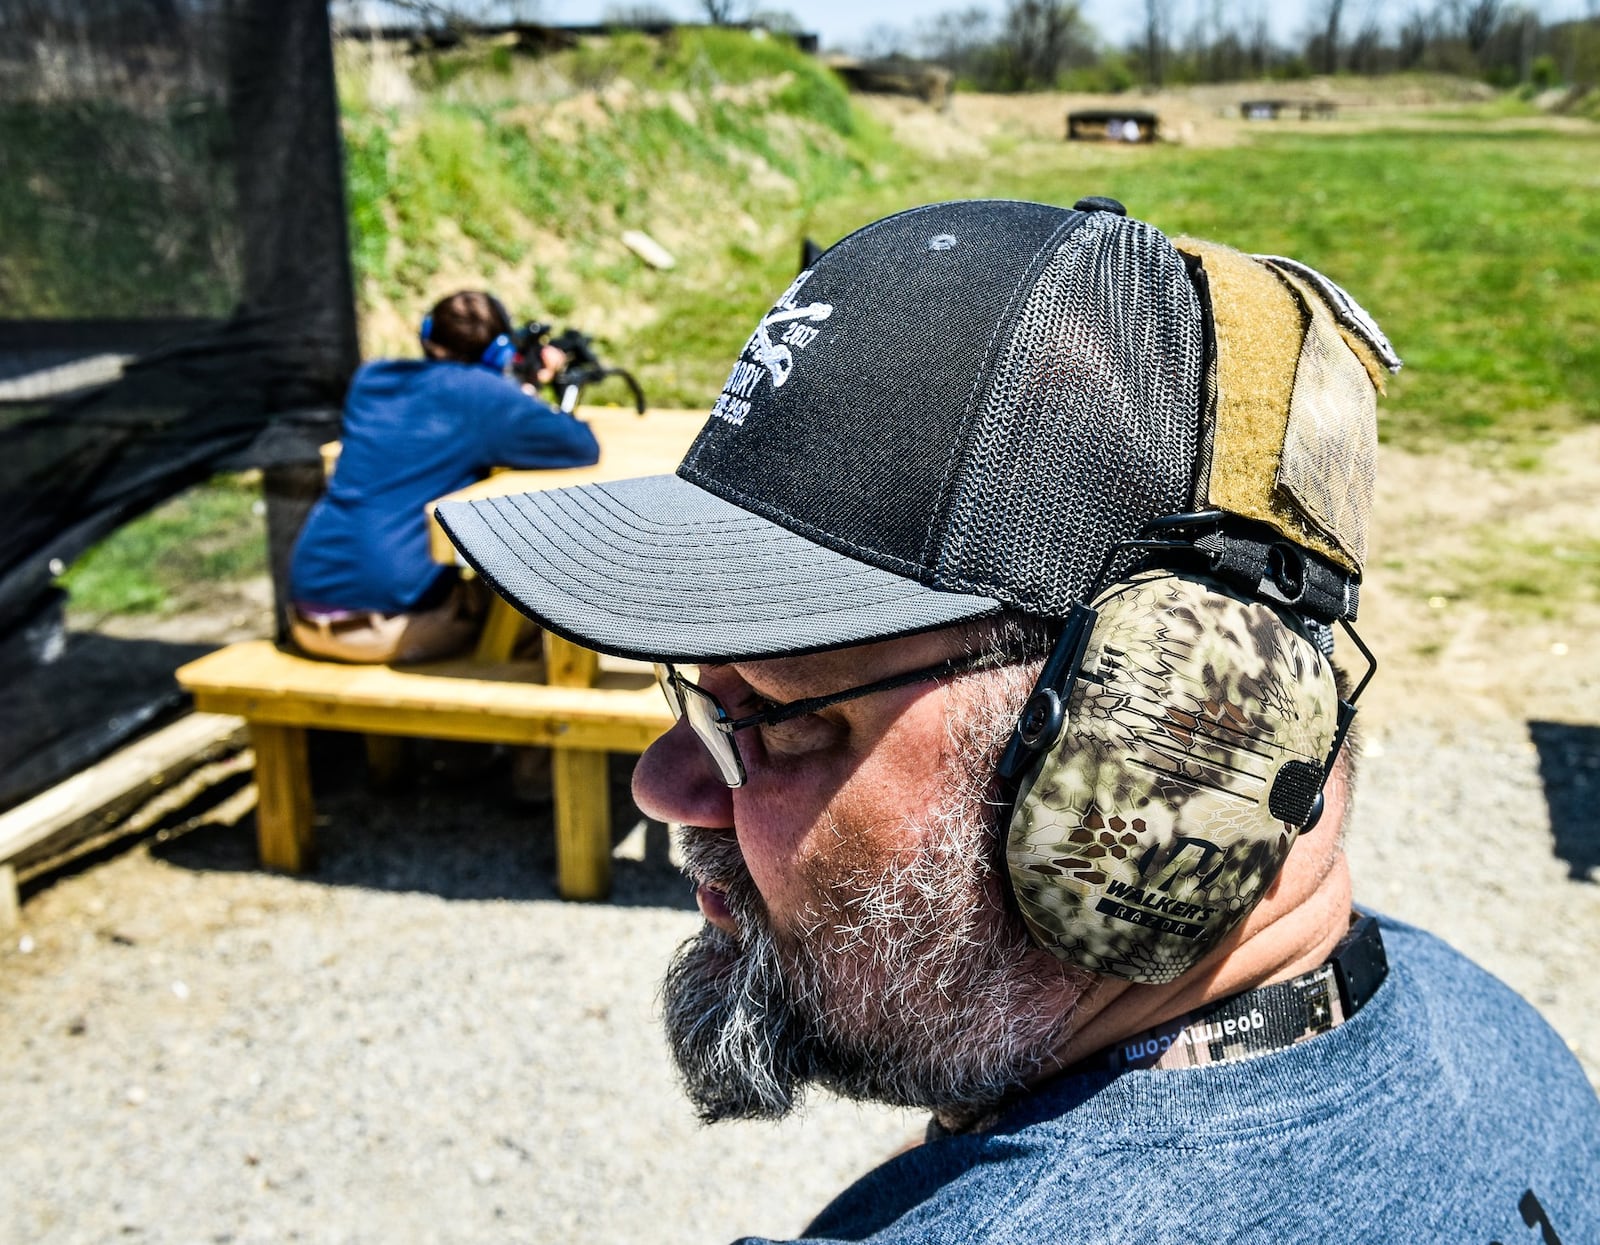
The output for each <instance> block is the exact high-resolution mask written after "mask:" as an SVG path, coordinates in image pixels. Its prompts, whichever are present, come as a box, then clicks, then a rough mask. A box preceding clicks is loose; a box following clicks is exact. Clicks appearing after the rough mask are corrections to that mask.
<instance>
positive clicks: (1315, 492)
mask: <svg viewBox="0 0 1600 1245" xmlns="http://www.w3.org/2000/svg"><path fill="white" fill-rule="evenodd" d="M1174 245H1176V246H1178V248H1179V250H1181V251H1182V253H1184V254H1189V256H1192V258H1195V259H1198V261H1200V264H1202V267H1203V270H1205V278H1206V285H1208V288H1210V294H1211V306H1210V314H1211V326H1213V334H1214V341H1216V378H1214V379H1216V394H1214V410H1213V414H1211V429H1210V438H1208V440H1210V453H1208V454H1206V456H1205V459H1203V462H1202V467H1203V478H1198V480H1197V488H1195V501H1197V504H1198V506H1203V507H1218V509H1222V510H1229V512H1230V514H1237V515H1243V517H1246V518H1254V520H1258V522H1262V523H1267V525H1269V526H1272V528H1274V530H1275V531H1278V533H1280V534H1283V536H1285V538H1288V539H1290V541H1294V542H1296V544H1299V546H1304V547H1306V549H1310V550H1315V552H1317V554H1322V555H1323V557H1326V558H1330V560H1331V562H1334V563H1338V565H1339V566H1344V568H1346V570H1350V571H1357V573H1360V570H1362V565H1360V563H1362V555H1358V554H1357V552H1355V549H1360V550H1362V554H1365V526H1366V510H1368V509H1370V498H1368V501H1366V502H1365V504H1362V506H1352V502H1357V499H1358V496H1360V493H1358V482H1355V478H1354V477H1355V474H1357V472H1358V470H1363V469H1365V470H1366V474H1368V477H1370V474H1371V461H1368V462H1366V464H1365V467H1362V466H1358V464H1357V462H1352V461H1346V459H1344V458H1342V456H1341V454H1342V453H1344V451H1346V450H1349V448H1357V450H1360V446H1363V445H1366V443H1371V442H1374V440H1376V398H1374V397H1371V395H1373V378H1371V376H1373V373H1371V370H1370V368H1368V365H1366V363H1365V362H1363V360H1362V358H1360V357H1358V355H1357V354H1355V352H1354V350H1352V347H1350V344H1349V341H1347V338H1346V336H1344V333H1341V328H1346V320H1349V322H1350V323H1355V318H1357V317H1355V312H1360V307H1357V306H1355V302H1354V299H1349V296H1347V294H1342V290H1339V286H1336V285H1334V283H1333V282H1330V280H1328V278H1326V277H1322V275H1320V274H1317V272H1315V270H1314V269H1307V267H1306V266H1304V264H1293V262H1291V261H1278V262H1275V264H1269V262H1262V261H1261V259H1258V258H1254V256H1248V254H1243V253H1242V251H1235V250H1232V248H1229V246H1221V245H1218V243H1211V242H1198V240H1195V238H1178V240H1176V242H1174ZM1302 274H1310V277H1307V275H1302ZM1330 291H1338V294H1341V296H1342V299H1344V301H1342V302H1341V304H1339V306H1341V307H1342V312H1341V310H1338V309H1336V307H1334V304H1333V302H1331V301H1330V299H1333V298H1334V294H1333V293H1330ZM1350 309H1354V310H1350ZM1341 314H1342V315H1344V320H1341V318H1339V315H1341ZM1318 317H1320V320H1318ZM1360 317H1362V318H1363V320H1365V322H1366V323H1370V318H1366V315H1365V312H1360ZM1318 323H1322V325H1323V326H1325V331H1322V330H1318ZM1371 331H1373V333H1376V325H1371ZM1378 338H1379V339H1381V338H1382V334H1381V333H1378ZM1307 341H1310V344H1312V350H1314V352H1315V354H1317V357H1315V360H1314V363H1312V365H1310V366H1302V355H1304V352H1306V349H1307ZM1384 347H1386V349H1387V341H1386V339H1384ZM1365 349H1368V350H1373V349H1376V347H1373V346H1370V344H1368V346H1366V347H1365ZM1389 357H1392V354H1390V355H1389ZM1346 358H1347V360H1349V363H1350V366H1344V360H1346ZM1331 360H1339V362H1338V363H1333V362H1331ZM1302 373H1304V376H1302ZM1318 381H1320V382H1322V384H1325V386H1326V389H1325V390H1317V389H1315V384H1317V382H1318ZM1347 386H1354V389H1352V390H1350V394H1342V392H1339V390H1341V389H1342V387H1347ZM1298 389H1299V405H1301V408H1302V413H1304V411H1312V414H1309V416H1306V418H1302V421H1301V429H1299V430H1298V434H1296V435H1298V437H1299V440H1298V445H1296V461H1294V464H1291V469H1290V474H1288V477H1286V480H1288V482H1290V483H1291V486H1283V485H1285V477H1283V472H1282V464H1283V454H1285V443H1286V442H1288V438H1290V435H1291V434H1290V422H1291V410H1293V408H1294V403H1296V390H1298ZM1357 395H1360V400H1362V402H1363V403H1365V402H1366V400H1368V398H1371V400H1370V405H1368V406H1366V408H1362V406H1357V408H1350V410H1355V411H1362V410H1368V408H1370V414H1366V416H1365V419H1366V426H1365V427H1357V424H1358V422H1360V419H1362V418H1363V416H1362V414H1355V416H1352V418H1349V419H1346V421H1342V422H1341V424H1339V427H1341V430H1344V432H1346V434H1354V435H1355V438H1354V440H1342V442H1341V440H1339V438H1338V437H1333V435H1328V437H1322V435H1318V426H1317V418H1318V416H1320V413H1322V406H1323V405H1326V403H1330V402H1331V403H1338V405H1339V408H1341V410H1344V408H1346V405H1347V403H1349V402H1352V400H1355V398H1357ZM1330 432H1331V429H1330ZM1315 470H1331V475H1333V478H1331V482H1326V483H1323V482H1317V480H1310V478H1309V475H1310V474H1312V472H1315ZM1366 488H1368V490H1370V482H1368V483H1366ZM1357 531H1360V536H1358V538H1357V536H1355V534H1354V533H1357Z"/></svg>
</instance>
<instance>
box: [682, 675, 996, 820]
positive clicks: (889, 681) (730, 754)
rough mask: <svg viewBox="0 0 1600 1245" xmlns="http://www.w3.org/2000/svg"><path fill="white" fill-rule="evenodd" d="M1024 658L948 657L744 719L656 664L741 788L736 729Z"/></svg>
mask: <svg viewBox="0 0 1600 1245" xmlns="http://www.w3.org/2000/svg"><path fill="white" fill-rule="evenodd" d="M1020 660H1022V659H1021V658H1020V657H1015V656H1012V655H1011V654H1009V653H994V652H985V653H964V654H962V655H961V656H959V657H949V658H946V659H945V660H944V661H940V662H935V663H934V664H933V665H931V666H922V667H919V668H918V669H916V670H906V671H903V672H902V673H900V674H891V675H889V676H888V677H887V678H883V679H876V680H874V681H873V682H871V683H862V684H860V685H858V686H856V687H848V688H845V689H844V690H843V691H841V692H829V693H828V694H827V695H825V696H807V697H806V698H805V699H803V700H791V701H786V702H785V703H783V704H781V705H774V706H773V707H772V708H770V709H764V710H762V711H761V712H760V713H752V714H748V715H746V716H745V717H742V718H735V717H732V716H730V715H729V713H728V711H727V710H726V709H724V708H723V707H722V702H721V701H720V700H718V699H717V698H716V696H715V694H714V693H711V692H708V691H706V689H705V688H703V687H701V686H700V685H699V684H698V683H693V682H691V681H690V680H688V679H686V678H684V677H683V675H681V674H679V673H678V669H677V667H676V666H674V665H673V664H672V663H671V662H657V663H656V664H655V674H656V683H657V684H658V685H659V686H660V688H661V693H662V695H664V696H665V697H666V698H667V707H668V708H670V709H671V710H672V716H673V717H674V718H675V719H677V720H679V721H681V720H682V719H684V718H685V717H687V718H688V719H689V726H690V728H691V729H692V730H694V733H695V738H697V739H699V740H700V742H701V743H702V744H704V745H705V747H706V750H707V751H708V752H710V753H711V759H712V760H713V761H715V762H716V765H717V769H718V771H719V772H720V774H721V776H722V780H723V781H724V782H725V783H727V785H728V786H729V788H738V787H742V786H744V785H745V783H746V782H747V781H748V780H749V777H748V774H747V772H746V770H745V767H744V757H743V756H741V755H740V753H739V745H738V741H737V740H735V739H734V737H733V736H734V733H735V732H736V731H743V730H748V729H749V728H750V727H752V726H776V725H778V723H780V722H788V721H791V720H793V719H794V718H803V717H805V716H806V714H808V713H816V712H818V711H819V710H822V709H828V708H831V707H833V706H834V705H839V704H843V703H845V702H846V701H850V700H857V699H859V698H860V697H862V696H870V695H872V693H874V692H889V691H893V690H894V689H895V688H897V687H909V686H911V685H912V684H913V683H925V682H928V681H930V680H934V679H942V678H947V677H949V676H951V675H957V674H969V673H972V672H973V671H976V670H993V669H998V668H999V667H1001V666H1006V665H1010V664H1012V663H1014V662H1017V661H1020ZM686 695H693V696H695V697H698V698H699V699H701V700H702V701H703V702H704V703H705V704H707V705H709V706H710V708H711V710H712V713H711V715H710V716H708V717H698V716H697V715H695V714H693V713H691V712H690V710H689V706H688V702H687V701H686V700H685V699H684V697H685V696H686ZM702 721H704V722H705V723H706V725H707V726H709V727H710V728H711V729H713V730H715V731H716V732H717V734H718V735H720V736H722V737H723V738H725V739H726V740H727V745H726V748H727V750H726V753H721V752H719V749H720V748H722V746H723V745H721V744H719V743H714V742H713V741H712V740H711V739H710V738H708V737H707V736H706V734H705V732H704V731H702V730H701V729H700V723H701V722H702ZM725 760H731V761H732V763H733V770H732V772H733V773H735V774H736V775H737V777H738V781H737V782H731V781H729V777H728V776H729V772H730V771H729V768H728V766H727V765H726V764H724V761H725Z"/></svg>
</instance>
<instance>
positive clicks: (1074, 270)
mask: <svg viewBox="0 0 1600 1245" xmlns="http://www.w3.org/2000/svg"><path fill="white" fill-rule="evenodd" d="M1091 234H1099V235H1100V236H1099V237H1098V238H1093V237H1091V236H1090V235H1091ZM1203 355H1204V342H1203V331H1202V324H1201V313H1200V305H1199V300H1198V299H1197V298H1196V296H1195V292H1194V287H1193V284H1192V283H1191V282H1190V280H1189V276H1188V273H1187V270H1186V269H1185V267H1184V264H1183V261H1182V260H1181V258H1180V257H1179V256H1178V254H1177V253H1176V252H1175V251H1174V250H1173V248H1172V246H1171V244H1170V243H1168V241H1167V240H1166V238H1165V237H1163V236H1162V234H1161V233H1160V232H1159V231H1157V230H1155V229H1153V228H1151V227H1150V226H1148V225H1145V224H1143V223H1141V222H1139V221H1132V220H1127V219H1125V218H1122V217H1118V216H1113V215H1110V214H1104V213H1102V214H1097V215H1096V216H1094V217H1093V219H1092V220H1091V221H1089V222H1088V223H1086V224H1085V225H1084V226H1082V227H1081V228H1080V229H1079V230H1078V231H1076V232H1075V233H1074V235H1073V236H1072V237H1070V238H1069V239H1067V241H1066V242H1065V243H1064V244H1063V245H1062V246H1061V247H1060V248H1059V249H1058V250H1057V251H1056V253H1055V255H1054V257H1053V259H1052V260H1051V261H1050V263H1049V264H1048V265H1047V266H1046V267H1045V269H1044V271H1043V273H1042V275H1041V276H1040V278H1039V280H1038V281H1037V282H1036V283H1035V285H1034V287H1033V290H1032V292H1031V294H1030V295H1029V297H1028V298H1027V300H1026V302H1025V303H1024V305H1023V307H1022V310H1021V314H1020V315H1019V317H1018V320H1017V324H1016V327H1015V330H1014V331H1013V333H1012V335H1011V339H1010V342H1009V344H1008V345H1007V346H1006V348H1005V350H1004V353H1003V354H1002V356H1001V358H1000V360H999V362H998V365H997V367H996V371H995V380H994V384H993V386H992V387H991V389H990V391H989V396H988V401H987V403H986V406H985V409H984V411H983V414H982V417H981V419H980V420H979V422H978V425H977V428H976V431H975V433H974V441H973V447H972V451H971V452H970V453H969V454H968V455H967V458H966V460H965V463H964V465H963V470H962V473H961V475H960V478H959V479H958V482H957V488H956V497H955V501H954V503H953V505H952V509H951V521H950V524H949V528H948V536H947V539H946V544H945V550H944V557H943V559H942V560H941V562H940V564H939V567H938V572H939V576H938V579H937V581H936V583H937V585H938V586H939V587H942V588H947V589H954V590H959V591H969V592H981V593H984V594H985V595H989V596H993V597H996V598H998V599H1000V600H1002V601H1005V602H1007V603H1008V604H1010V605H1014V606H1017V607H1019V608H1021V609H1025V610H1028V611H1031V612H1036V613H1041V614H1060V613H1062V612H1064V611H1065V610H1066V609H1067V608H1068V607H1069V606H1070V605H1071V604H1072V603H1073V602H1074V601H1077V600H1081V599H1082V598H1083V596H1084V595H1085V594H1086V593H1087V591H1088V590H1089V588H1090V587H1091V586H1092V585H1093V583H1094V582H1095V580H1096V579H1097V578H1098V577H1099V574H1100V572H1101V570H1102V569H1103V567H1104V566H1105V565H1106V563H1107V561H1108V559H1109V557H1110V555H1111V551H1112V548H1113V546H1114V545H1115V543H1116V542H1117V541H1119V540H1123V539H1127V538H1128V537H1131V536H1133V535H1134V534H1135V533H1137V532H1138V531H1139V530H1140V529H1141V528H1142V527H1143V526H1144V525H1145V524H1146V523H1147V522H1148V521H1149V520H1150V519H1152V518H1155V517H1157V516H1159V515H1163V514H1171V513H1173V512H1175V511H1180V510H1183V509H1185V508H1186V507H1187V505H1188V502H1189V498H1190V495H1191V491H1192V488H1193V472H1194V463H1195V454H1196V442H1197V440H1198V437H1199V432H1200V419H1201V412H1200V407H1201V397H1200V376H1201V367H1202V364H1203ZM996 515H1007V516H1010V517H1011V522H1010V523H1009V524H1008V525H1007V526H1008V528H1009V530H1008V531H1007V532H1006V533H1005V535H1004V536H1003V537H998V538H997V524H996V521H995V516H996Z"/></svg>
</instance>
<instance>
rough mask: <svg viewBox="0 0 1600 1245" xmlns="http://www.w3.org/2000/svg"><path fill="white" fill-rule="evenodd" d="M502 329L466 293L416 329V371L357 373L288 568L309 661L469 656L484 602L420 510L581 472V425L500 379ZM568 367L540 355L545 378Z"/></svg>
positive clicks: (490, 300) (495, 309) (491, 304)
mask: <svg viewBox="0 0 1600 1245" xmlns="http://www.w3.org/2000/svg"><path fill="white" fill-rule="evenodd" d="M511 329H512V326H511V322H510V320H509V318H508V317H507V315H506V311H505V309H504V307H503V306H502V305H501V304H500V302H499V300H498V299H496V298H494V297H493V296H492V295H490V294H486V293H482V292H477V291H462V292H460V293H456V294H452V295H450V296H449V297H448V298H445V299H442V300H441V301H440V302H439V303H437V304H436V305H435V306H434V308H433V310H432V311H431V312H430V313H429V314H428V316H427V317H426V318H425V319H424V321H423V329H422V334H421V337H422V350H423V355H424V357H423V358H421V359H381V360H377V361H374V362H372V363H368V364H366V365H364V366H363V367H361V368H360V370H358V371H357V372H356V374H355V377H354V378H353V379H352V381H351V383H350V389H349V393H348V395H347V396H346V398H345V407H344V426H343V431H342V434H341V445H342V449H341V452H340V455H339V462H338V466H337V469H336V470H335V472H334V475H333V479H332V481H331V482H330V484H329V486H328V491H327V493H326V494H325V495H324V496H323V497H322V498H321V499H319V500H318V502H317V503H316V505H315V506H314V507H313V508H312V510H311V514H310V516H309V517H308V518H307V520H306V524H305V527H304V528H303V529H302V531H301V533H300V536H299V539H298V541H297V542H296V545H295V550H294V554H293V559H292V561H291V564H290V572H289V581H290V593H291V597H292V604H291V607H290V614H289V623H290V633H291V635H292V637H293V639H294V641H295V643H296V644H297V645H298V646H299V647H300V648H301V649H303V650H304V651H305V652H307V653H310V654H312V655H313V656H317V657H325V658H330V659H333V660H337V661H350V662H390V661H397V662H409V661H426V660H430V659H433V658H438V657H444V656H448V655H450V654H452V653H455V652H458V651H461V650H462V649H464V648H466V647H467V646H468V645H470V644H471V642H472V640H473V638H474V637H475V635H476V633H477V631H478V628H479V626H480V625H481V621H482V613H483V603H484V597H483V595H482V593H481V590H480V589H479V588H478V585H477V584H476V583H475V582H474V581H468V580H463V579H462V578H461V577H460V575H459V574H458V572H457V571H456V569H455V568H453V567H444V566H440V565H439V564H438V563H436V562H435V561H434V560H433V559H432V558H431V557H430V556H429V552H428V529H427V519H426V513H425V509H424V508H425V507H426V505H427V504H428V503H429V502H431V501H434V500H436V499H438V498H439V497H442V496H444V495H445V494H446V493H450V492H453V491H455V490H456V489H459V488H463V487H465V486H466V485H468V484H471V483H472V482H473V481H475V480H479V479H482V478H483V477H484V476H485V475H487V474H488V472H489V469H490V468H492V467H496V466H501V467H582V466H586V465H588V464H590V463H593V462H595V461H596V459H598V457H599V454H600V447H599V445H598V444H597V443H596V441H595V438H594V434H593V433H592V432H591V431H590V430H589V428H588V425H586V424H584V423H583V422H582V421H581V420H578V419H575V418H573V417H572V416H571V415H568V414H565V413H563V412H561V411H559V410H556V409H555V408H554V407H551V406H549V405H548V404H546V403H545V402H542V401H540V400H539V399H538V398H537V397H535V396H534V394H533V392H532V387H531V386H528V387H526V389H525V388H524V387H523V386H521V385H519V384H518V383H517V382H516V381H515V380H514V379H513V378H512V377H511V376H510V375H509V367H510V364H511V362H512V359H513V357H514V354H515V349H514V347H513V345H512V342H511V336H510V335H511ZM564 361H565V360H564V359H563V358H562V357H561V354H560V352H559V351H557V350H553V349H551V348H550V347H545V357H543V358H541V360H540V362H541V363H542V364H543V374H542V376H541V379H546V378H548V376H549V375H551V374H553V373H554V372H555V371H558V370H559V369H560V367H561V366H562V364H563V363H564Z"/></svg>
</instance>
